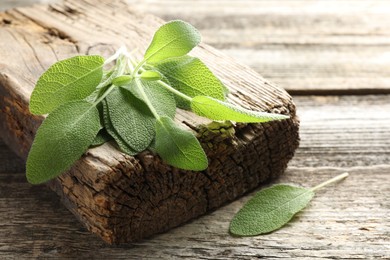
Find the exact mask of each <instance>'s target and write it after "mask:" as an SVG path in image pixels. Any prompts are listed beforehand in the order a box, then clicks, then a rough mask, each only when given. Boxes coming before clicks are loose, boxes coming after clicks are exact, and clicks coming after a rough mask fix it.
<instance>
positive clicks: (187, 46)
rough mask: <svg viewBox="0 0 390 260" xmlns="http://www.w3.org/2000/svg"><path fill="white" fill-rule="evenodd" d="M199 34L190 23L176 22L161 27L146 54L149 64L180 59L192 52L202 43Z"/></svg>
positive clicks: (145, 58)
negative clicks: (175, 58) (169, 59)
mask: <svg viewBox="0 0 390 260" xmlns="http://www.w3.org/2000/svg"><path fill="white" fill-rule="evenodd" d="M200 39H201V37H200V34H199V32H198V31H197V30H196V29H195V27H193V26H192V25H190V24H189V23H186V22H183V21H180V20H175V21H171V22H168V23H166V24H164V25H163V26H161V27H160V28H159V29H158V30H157V31H156V33H155V34H154V37H153V39H152V42H151V43H150V45H149V47H148V49H147V50H146V52H145V55H144V60H146V61H147V62H149V63H155V62H159V61H161V60H164V59H167V58H172V57H179V56H183V55H185V54H187V53H188V52H190V51H191V50H192V49H193V48H194V47H195V46H197V45H198V44H199V42H200Z"/></svg>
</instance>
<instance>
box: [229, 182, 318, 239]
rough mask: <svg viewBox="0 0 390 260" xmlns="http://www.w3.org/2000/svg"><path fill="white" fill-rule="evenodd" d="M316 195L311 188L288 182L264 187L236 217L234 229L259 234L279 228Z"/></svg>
mask: <svg viewBox="0 0 390 260" xmlns="http://www.w3.org/2000/svg"><path fill="white" fill-rule="evenodd" d="M313 196H314V192H313V191H311V190H310V189H306V188H300V187H295V186H290V185H285V184H279V185H274V186H272V187H270V188H267V189H264V190H261V191H259V192H258V193H256V195H255V196H254V197H253V198H252V199H250V200H249V201H248V202H247V203H246V204H245V205H244V207H243V208H242V209H241V210H240V211H239V212H238V213H237V214H236V215H235V216H234V218H233V220H232V222H231V223H230V232H231V233H232V234H234V235H238V236H255V235H260V234H264V233H269V232H271V231H274V230H277V229H279V228H281V227H282V226H284V225H285V224H286V223H288V222H289V221H290V219H291V218H292V217H293V216H294V215H295V214H296V213H297V212H299V211H301V210H302V209H304V208H305V207H306V206H307V204H308V203H309V202H310V200H311V199H312V198H313Z"/></svg>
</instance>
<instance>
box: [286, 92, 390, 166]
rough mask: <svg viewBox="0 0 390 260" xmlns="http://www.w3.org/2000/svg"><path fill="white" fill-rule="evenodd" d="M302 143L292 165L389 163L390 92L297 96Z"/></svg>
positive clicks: (367, 164) (366, 164)
mask: <svg viewBox="0 0 390 260" xmlns="http://www.w3.org/2000/svg"><path fill="white" fill-rule="evenodd" d="M294 100H295V102H296V104H297V107H298V116H299V118H300V120H301V131H300V137H301V143H300V147H299V149H298V150H297V152H296V154H295V157H294V160H292V161H291V164H290V165H291V166H298V167H307V166H311V167H317V166H329V167H331V166H332V167H345V166H348V167H352V166H369V165H377V164H390V115H389V111H390V95H371V96H370V95H368V96H367V95H366V96H311V97H295V98H294Z"/></svg>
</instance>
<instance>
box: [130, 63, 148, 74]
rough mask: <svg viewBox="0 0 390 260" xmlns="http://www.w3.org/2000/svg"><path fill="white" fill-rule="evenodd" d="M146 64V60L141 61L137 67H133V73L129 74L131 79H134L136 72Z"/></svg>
mask: <svg viewBox="0 0 390 260" xmlns="http://www.w3.org/2000/svg"><path fill="white" fill-rule="evenodd" d="M145 63H146V60H142V61H141V62H140V63H138V64H137V66H135V69H134V70H133V73H132V74H131V76H132V77H133V78H135V76H136V75H137V73H138V71H139V70H140V69H141V68H142V66H143V65H144V64H145Z"/></svg>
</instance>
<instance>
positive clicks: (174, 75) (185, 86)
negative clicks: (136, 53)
mask: <svg viewBox="0 0 390 260" xmlns="http://www.w3.org/2000/svg"><path fill="white" fill-rule="evenodd" d="M155 67H156V69H157V70H159V71H160V72H161V73H162V74H163V75H164V76H165V77H166V78H167V79H168V80H169V83H170V84H171V86H172V87H173V88H175V89H177V90H178V91H180V92H182V93H184V94H185V95H187V96H190V97H195V96H209V97H213V98H216V99H219V100H225V99H226V94H227V89H226V87H225V86H224V85H223V84H222V82H221V81H220V80H219V79H218V78H217V77H216V76H215V75H214V74H213V73H212V72H211V71H210V69H209V68H208V67H207V66H206V65H205V64H204V63H203V62H202V61H201V60H200V59H198V58H194V57H191V56H188V55H186V56H183V57H179V58H172V59H168V60H166V61H163V62H160V63H157V64H155ZM175 98H176V101H177V104H178V107H180V108H183V109H187V110H188V109H190V103H189V102H188V101H187V100H185V99H183V98H181V97H179V96H175Z"/></svg>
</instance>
